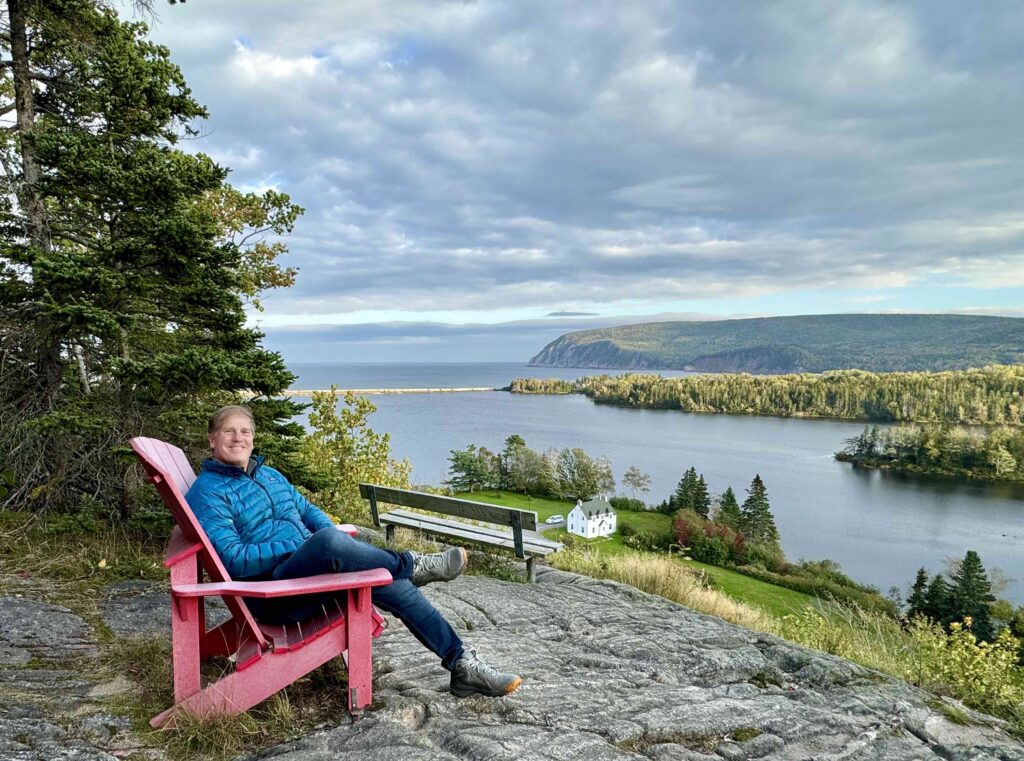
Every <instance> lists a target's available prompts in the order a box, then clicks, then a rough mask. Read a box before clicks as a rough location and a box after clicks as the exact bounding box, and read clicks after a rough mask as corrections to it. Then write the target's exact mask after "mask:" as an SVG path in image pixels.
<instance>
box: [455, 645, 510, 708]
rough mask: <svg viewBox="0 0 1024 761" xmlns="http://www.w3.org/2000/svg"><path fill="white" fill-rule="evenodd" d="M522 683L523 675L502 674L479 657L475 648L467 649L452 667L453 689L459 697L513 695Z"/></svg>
mask: <svg viewBox="0 0 1024 761" xmlns="http://www.w3.org/2000/svg"><path fill="white" fill-rule="evenodd" d="M522 683H523V679H522V677H518V676H516V675H515V674H502V673H501V672H500V671H498V670H497V669H496V668H494V667H493V666H488V665H487V664H486V663H484V662H483V661H482V660H480V659H479V658H477V657H476V651H475V650H466V651H465V652H464V653H463V655H462V657H461V658H459V660H458V661H457V662H456V663H455V668H453V669H452V682H451V691H452V694H453V695H455V697H457V698H465V697H468V696H470V695H487V696H488V697H491V698H500V697H501V696H502V695H511V694H512V693H513V692H515V691H516V690H517V689H519V685H521V684H522Z"/></svg>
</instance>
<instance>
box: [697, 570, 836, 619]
mask: <svg viewBox="0 0 1024 761" xmlns="http://www.w3.org/2000/svg"><path fill="white" fill-rule="evenodd" d="M683 562H684V563H686V565H688V566H692V567H693V568H699V569H700V570H702V571H704V572H705V573H706V574H707V575H708V576H709V577H710V578H711V580H712V581H713V582H714V583H715V587H717V588H718V589H719V590H721V591H722V592H725V594H727V595H729V597H732V598H733V599H734V600H740V601H741V602H746V603H750V604H751V605H756V606H757V607H759V608H761V610H764V611H766V612H768V613H771V614H772V615H773V616H784V615H786V614H787V613H797V612H799V611H800V610H802V609H803V608H805V607H806V606H808V605H812V606H817V602H818V601H817V599H816V598H814V597H811V596H810V595H807V594H804V593H803V592H797V591H796V590H794V589H787V588H786V587H780V586H776V585H775V584H769V583H767V582H765V581H761V580H760V579H755V578H753V577H751V576H744V575H743V574H742V573H737V572H736V571H730V570H729V569H728V568H719V567H718V566H716V565H708V564H707V563H700V562H698V561H696V560H683Z"/></svg>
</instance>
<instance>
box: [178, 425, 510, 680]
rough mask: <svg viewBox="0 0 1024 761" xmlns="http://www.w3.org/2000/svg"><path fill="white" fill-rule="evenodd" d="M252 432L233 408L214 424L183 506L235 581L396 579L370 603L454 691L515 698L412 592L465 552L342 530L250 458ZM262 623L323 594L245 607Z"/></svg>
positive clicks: (295, 613)
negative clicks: (332, 576) (429, 656)
mask: <svg viewBox="0 0 1024 761" xmlns="http://www.w3.org/2000/svg"><path fill="white" fill-rule="evenodd" d="M255 429H256V426H255V424H254V421H253V417H252V413H251V412H250V411H249V408H248V407H242V406H237V405H231V406H228V407H222V408H221V409H219V410H217V411H216V412H215V413H214V414H213V417H212V418H211V419H210V425H209V442H210V449H211V450H212V453H213V457H211V458H210V459H207V460H206V461H205V462H203V467H202V472H201V473H200V474H199V477H198V478H197V479H196V482H195V483H194V484H193V485H192V488H191V489H189V491H188V494H187V495H186V499H187V500H188V503H189V505H190V506H191V507H192V510H193V512H194V513H195V515H196V518H198V519H199V522H200V523H201V524H202V526H203V528H204V529H205V531H206V533H207V535H208V536H209V537H210V541H211V542H212V543H213V546H214V549H216V550H217V554H218V555H219V556H220V559H221V561H222V562H223V563H224V565H225V567H226V568H227V571H228V573H229V574H230V575H231V577H232V578H233V579H238V580H247V581H252V580H266V579H291V578H298V577H302V576H313V575H316V574H320V573H336V572H348V571H365V570H368V569H370V568H385V569H387V570H388V571H389V572H390V573H391V576H392V577H393V579H394V580H393V581H392V582H391V583H390V584H388V585H386V586H382V587H374V588H373V591H372V597H373V603H374V605H376V606H377V607H379V608H382V609H383V610H386V611H388V612H389V613H392V614H394V615H395V616H397V617H398V618H399V619H400V620H401V621H402V623H404V624H405V625H406V626H407V627H408V628H409V631H411V632H412V633H413V636H415V637H416V639H418V640H419V641H420V642H421V643H423V645H424V646H426V647H427V648H428V649H429V650H431V651H432V652H433V653H434V654H436V655H437V656H438V657H439V658H440V659H441V665H442V666H444V667H445V668H446V669H448V670H449V671H450V672H451V685H450V687H451V691H452V693H453V694H455V695H456V696H458V697H466V696H468V695H473V694H482V695H489V696H491V697H497V696H500V695H508V694H510V693H512V692H514V691H515V690H516V689H517V688H518V687H519V685H520V684H521V683H522V679H520V678H519V677H518V676H515V675H513V674H502V673H500V672H498V671H497V670H496V669H494V668H492V667H491V666H489V665H487V664H486V663H484V662H483V661H482V660H481V659H480V658H477V657H476V653H475V652H474V651H473V650H472V649H470V648H467V647H465V646H464V645H463V644H462V640H461V639H459V636H458V634H456V633H455V630H454V629H453V628H452V626H451V624H449V623H448V621H446V620H445V618H444V617H443V616H442V615H441V614H440V613H439V612H438V611H437V609H436V608H435V607H434V606H433V605H431V604H430V601H429V600H427V598H426V597H424V596H423V593H422V592H420V590H419V589H418V587H420V586H422V585H423V584H427V583H430V582H432V581H451V580H452V579H454V578H455V577H457V576H458V575H459V574H460V573H462V571H463V569H464V568H465V567H466V562H467V559H468V558H467V554H466V551H465V550H464V549H462V548H454V549H451V550H448V551H447V552H442V553H438V554H435V555H420V554H417V553H414V552H401V553H399V552H394V551H392V550H384V549H380V548H379V547H374V546H373V545H370V544H366V543H364V542H360V541H359V540H357V539H353V538H352V537H350V536H349V535H348V534H346V533H344V532H342V531H338V529H337V528H336V527H335V525H334V524H333V523H332V522H331V520H330V519H329V518H328V517H327V516H326V515H325V514H324V513H323V511H322V510H320V509H319V508H317V507H315V506H314V505H312V504H310V502H309V501H308V500H307V499H306V498H305V497H303V496H302V495H301V494H299V492H298V491H296V489H295V487H293V486H292V485H291V484H290V483H289V482H288V480H287V479H286V478H285V477H284V476H283V475H281V474H280V473H279V472H278V471H276V470H274V469H273V468H271V467H269V466H267V465H264V464H263V458H262V457H258V456H257V457H254V456H253V454H252V448H253V434H254V433H255ZM247 603H248V604H249V606H250V608H251V609H252V611H253V615H255V616H256V618H258V619H260V620H262V621H265V622H267V623H284V622H287V621H298V620H302V619H304V618H307V617H308V616H309V615H312V614H313V613H314V612H315V611H317V610H319V608H320V606H321V604H322V603H323V596H317V595H304V596H302V597H299V598H292V599H291V600H287V599H275V600H256V599H252V600H247Z"/></svg>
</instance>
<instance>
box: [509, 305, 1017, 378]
mask: <svg viewBox="0 0 1024 761" xmlns="http://www.w3.org/2000/svg"><path fill="white" fill-rule="evenodd" d="M1022 362H1024V319H1020V318H1015V317H986V316H973V315H951V314H934V315H932V314H830V315H808V316H799V317H761V318H753V319H744V320H715V321H708V322H682V321H679V322H652V323H642V324H637V325H621V326H618V327H612V328H599V329H595V330H579V331H574V332H572V333H566V334H565V335H563V336H561V337H559V338H557V339H556V340H554V341H552V342H551V343H549V344H548V345H547V346H545V347H544V348H543V349H542V350H541V351H540V352H539V353H538V354H537V355H536V356H534V357H533V358H532V359H531V360H530V362H529V364H530V365H531V366H534V367H580V368H601V369H616V370H618V369H635V370H693V371H697V372H713V373H743V372H746V373H764V374H777V373H799V372H809V373H820V372H825V371H827V370H841V369H853V368H856V369H860V370H868V371H871V372H894V371H920V370H931V371H938V370H959V369H964V368H969V367H983V366H985V365H989V364H1002V365H1013V364H1018V363H1022Z"/></svg>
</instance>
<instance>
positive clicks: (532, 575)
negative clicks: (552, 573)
mask: <svg viewBox="0 0 1024 761" xmlns="http://www.w3.org/2000/svg"><path fill="white" fill-rule="evenodd" d="M536 582H537V558H535V557H533V556H532V555H531V556H530V557H528V558H527V559H526V583H527V584H535V583H536Z"/></svg>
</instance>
